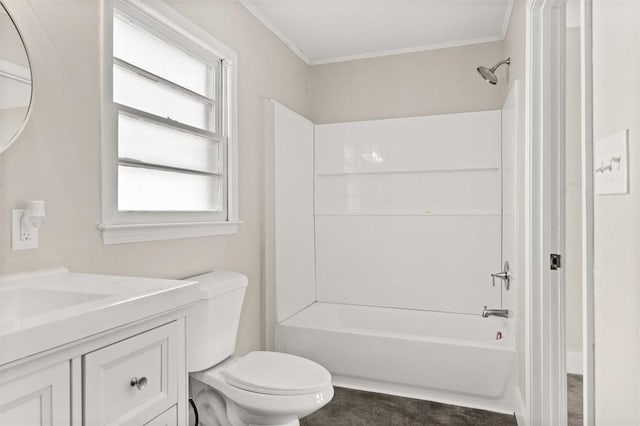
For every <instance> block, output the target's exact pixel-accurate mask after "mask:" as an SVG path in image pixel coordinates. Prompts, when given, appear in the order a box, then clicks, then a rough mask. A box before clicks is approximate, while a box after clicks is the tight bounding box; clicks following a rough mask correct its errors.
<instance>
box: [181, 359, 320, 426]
mask: <svg viewBox="0 0 640 426" xmlns="http://www.w3.org/2000/svg"><path fill="white" fill-rule="evenodd" d="M191 378H192V389H193V390H194V400H195V401H196V406H197V405H198V404H202V405H203V406H204V405H211V394H210V391H211V390H213V391H215V392H217V393H218V394H219V396H222V398H223V399H224V401H225V409H226V410H227V413H226V417H227V419H229V421H230V424H233V425H236V424H239V425H297V424H299V422H298V420H299V419H300V418H302V417H305V416H307V415H309V414H311V413H313V412H314V411H316V410H317V409H318V408H320V407H322V406H324V405H325V404H326V403H327V402H329V401H330V400H331V398H332V397H333V386H331V376H330V374H329V372H328V371H327V370H325V369H324V368H323V367H321V366H320V365H318V364H316V363H314V362H312V361H309V360H307V359H304V358H300V357H297V356H294V355H288V354H283V353H278V352H251V353H249V354H247V355H246V356H244V357H242V358H233V357H232V358H229V359H227V360H225V361H224V362H222V363H220V364H218V365H216V366H215V367H213V368H210V369H208V370H205V371H200V372H196V373H191ZM203 385H204V386H203ZM201 394H204V395H206V396H200V395H201ZM222 417H224V416H222ZM232 420H234V421H232ZM203 424H204V423H203ZM207 426H209V425H208V424H207Z"/></svg>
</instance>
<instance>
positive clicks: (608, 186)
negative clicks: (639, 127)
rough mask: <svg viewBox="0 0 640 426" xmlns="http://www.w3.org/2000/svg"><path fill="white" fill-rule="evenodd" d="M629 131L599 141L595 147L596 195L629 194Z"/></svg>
mask: <svg viewBox="0 0 640 426" xmlns="http://www.w3.org/2000/svg"><path fill="white" fill-rule="evenodd" d="M628 135H629V131H628V130H624V131H622V132H618V133H616V134H613V135H611V136H608V137H606V138H603V139H601V140H599V141H597V142H596V143H595V144H594V147H593V165H594V173H593V175H594V180H595V193H596V195H616V194H628V193H629V172H628V170H629V157H628V148H627V145H628V143H627V141H628Z"/></svg>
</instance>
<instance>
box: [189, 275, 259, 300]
mask: <svg viewBox="0 0 640 426" xmlns="http://www.w3.org/2000/svg"><path fill="white" fill-rule="evenodd" d="M185 280H188V281H198V284H199V285H200V292H201V297H202V299H211V298H212V297H216V296H219V295H221V294H224V293H228V292H230V291H234V290H239V289H241V288H245V287H246V286H247V285H248V284H249V280H248V278H247V277H246V276H245V275H243V274H241V273H239V272H233V271H213V272H207V273H206V274H200V275H194V276H193V277H189V278H185Z"/></svg>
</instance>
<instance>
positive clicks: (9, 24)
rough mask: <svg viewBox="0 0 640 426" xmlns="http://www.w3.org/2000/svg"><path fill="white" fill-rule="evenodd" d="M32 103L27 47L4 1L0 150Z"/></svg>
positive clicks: (1, 9) (21, 123)
mask: <svg viewBox="0 0 640 426" xmlns="http://www.w3.org/2000/svg"><path fill="white" fill-rule="evenodd" d="M30 105H31V68H30V67H29V57H28V56H27V49H26V47H25V45H24V42H23V41H22V37H21V36H20V32H19V31H18V28H17V27H16V25H15V23H14V22H13V19H12V18H11V16H10V15H9V12H8V11H7V9H6V8H5V6H4V4H2V3H0V153H1V152H2V151H4V150H5V149H7V148H9V145H11V143H12V142H13V141H14V140H15V139H16V138H17V136H18V134H19V133H20V131H21V130H22V128H23V127H24V123H25V122H26V120H27V116H28V115H29V107H30Z"/></svg>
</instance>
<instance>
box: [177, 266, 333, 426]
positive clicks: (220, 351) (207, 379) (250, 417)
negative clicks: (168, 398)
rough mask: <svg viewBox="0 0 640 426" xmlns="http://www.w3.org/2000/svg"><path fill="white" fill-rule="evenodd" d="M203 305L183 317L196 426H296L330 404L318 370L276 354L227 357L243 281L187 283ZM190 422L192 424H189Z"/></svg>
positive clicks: (230, 276) (214, 278) (224, 278)
mask: <svg viewBox="0 0 640 426" xmlns="http://www.w3.org/2000/svg"><path fill="white" fill-rule="evenodd" d="M190 280H194V281H198V282H199V283H200V288H201V290H202V299H201V300H200V302H199V303H198V304H197V306H196V308H195V310H194V311H193V313H192V314H190V315H189V316H188V317H187V360H188V370H189V372H190V377H191V379H190V388H191V391H190V392H191V396H192V398H193V400H194V404H195V406H196V408H197V410H198V415H199V420H200V424H201V425H205V426H217V425H233V426H245V425H251V426H263V425H281V426H284V425H287V426H289V425H290V426H294V425H299V419H301V418H302V417H305V416H307V415H309V414H311V413H313V412H314V411H316V410H318V409H319V408H321V407H323V406H324V405H326V404H327V403H328V402H329V401H330V400H331V398H333V387H332V385H331V375H330V374H329V372H328V371H327V370H326V369H325V368H324V367H322V366H321V365H319V364H317V363H315V362H313V361H310V360H308V359H305V358H301V357H299V356H295V355H290V354H285V353H279V352H264V351H258V352H251V353H249V354H247V355H245V356H243V357H232V356H231V355H232V354H233V352H234V350H235V340H236V333H237V328H238V323H239V319H240V311H241V308H242V301H243V298H244V292H245V288H246V286H247V278H246V277H245V276H244V275H241V274H238V273H235V272H228V271H216V272H211V273H208V274H203V275H198V276H195V277H192V278H190ZM192 421H193V420H192Z"/></svg>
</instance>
